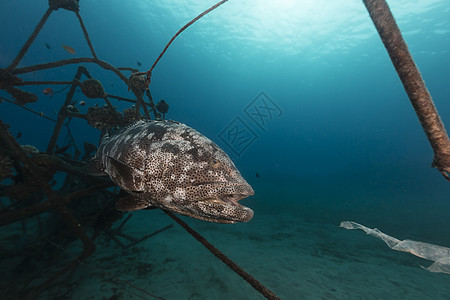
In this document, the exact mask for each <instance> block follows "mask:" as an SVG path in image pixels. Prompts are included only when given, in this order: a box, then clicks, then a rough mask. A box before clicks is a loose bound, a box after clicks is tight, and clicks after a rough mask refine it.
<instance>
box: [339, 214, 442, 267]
mask: <svg viewBox="0 0 450 300" xmlns="http://www.w3.org/2000/svg"><path fill="white" fill-rule="evenodd" d="M339 226H340V227H342V228H345V229H361V230H363V231H364V232H365V233H367V234H368V235H371V236H374V237H377V238H379V239H381V240H382V241H383V242H385V243H386V244H387V245H388V247H389V248H391V249H393V250H397V251H403V252H408V253H411V254H412V255H415V256H418V257H421V258H424V259H427V260H431V261H433V262H434V263H433V264H432V265H431V266H429V267H428V268H426V269H427V270H428V271H431V272H438V273H446V274H450V248H447V247H443V246H438V245H433V244H428V243H424V242H417V241H411V240H403V241H401V240H398V239H396V238H395V237H392V236H390V235H387V234H385V233H383V232H381V231H379V230H378V229H377V228H374V229H371V228H367V227H366V226H363V225H361V224H358V223H356V222H351V221H343V222H341V224H340V225H339Z"/></svg>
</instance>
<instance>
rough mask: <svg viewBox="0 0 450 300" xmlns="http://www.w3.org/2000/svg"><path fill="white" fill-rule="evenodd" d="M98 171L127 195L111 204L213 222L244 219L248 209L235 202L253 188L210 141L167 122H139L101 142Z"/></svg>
mask: <svg viewBox="0 0 450 300" xmlns="http://www.w3.org/2000/svg"><path fill="white" fill-rule="evenodd" d="M96 156H97V158H99V159H100V160H101V162H102V165H103V171H104V172H105V173H107V174H108V175H109V176H110V177H111V179H112V180H113V181H114V182H115V183H116V184H117V185H119V186H120V187H121V188H122V189H124V190H125V191H127V192H128V193H129V196H127V197H124V198H121V199H120V200H119V201H118V202H117V203H116V208H117V209H119V210H124V211H130V210H137V209H143V208H146V207H150V206H156V207H159V208H162V209H165V210H170V211H173V212H176V213H179V214H182V215H186V216H189V217H193V218H197V219H201V220H205V221H210V222H217V223H236V222H247V221H249V220H250V219H251V218H252V217H253V211H252V210H251V209H250V208H248V207H245V206H243V205H241V204H240V203H238V201H240V200H242V199H243V198H246V197H248V196H250V195H253V194H254V191H253V189H252V187H251V186H250V185H249V184H248V183H247V182H246V181H245V179H244V178H243V177H242V176H241V174H240V172H239V171H238V169H237V168H236V166H235V165H234V163H233V162H232V161H231V159H230V158H229V157H228V155H227V154H226V153H225V152H224V151H223V150H222V149H220V147H219V146H217V145H216V144H215V143H214V142H212V141H211V140H209V139H208V138H206V137H205V136H204V135H202V134H200V133H199V132H197V131H195V130H194V129H192V128H190V127H188V126H186V125H184V124H180V123H176V122H168V121H141V122H138V123H136V124H134V125H133V126H130V127H128V128H127V129H124V130H122V131H121V132H119V133H117V134H116V135H114V136H112V137H108V138H106V139H104V140H103V141H102V143H101V144H100V146H99V151H98V152H97V155H96Z"/></svg>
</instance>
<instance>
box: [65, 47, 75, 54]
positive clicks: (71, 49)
mask: <svg viewBox="0 0 450 300" xmlns="http://www.w3.org/2000/svg"><path fill="white" fill-rule="evenodd" d="M62 46H63V48H64V49H65V50H66V51H67V52H69V53H70V54H76V52H75V50H74V49H73V48H72V47H70V46H66V45H62Z"/></svg>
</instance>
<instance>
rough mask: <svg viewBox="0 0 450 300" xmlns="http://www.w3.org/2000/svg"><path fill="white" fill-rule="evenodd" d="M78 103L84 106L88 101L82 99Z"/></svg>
mask: <svg viewBox="0 0 450 300" xmlns="http://www.w3.org/2000/svg"><path fill="white" fill-rule="evenodd" d="M78 104H80V105H81V106H84V105H86V101H84V100H81V101H80V102H78Z"/></svg>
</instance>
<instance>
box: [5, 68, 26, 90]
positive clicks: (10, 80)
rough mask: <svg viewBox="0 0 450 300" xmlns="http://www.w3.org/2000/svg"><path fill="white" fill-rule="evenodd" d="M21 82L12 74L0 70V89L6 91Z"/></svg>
mask: <svg viewBox="0 0 450 300" xmlns="http://www.w3.org/2000/svg"><path fill="white" fill-rule="evenodd" d="M22 82H23V80H22V79H21V78H19V77H17V76H15V75H14V74H13V73H12V72H9V71H7V70H6V69H0V89H2V90H8V89H9V88H12V87H13V86H14V85H16V84H19V83H22Z"/></svg>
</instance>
